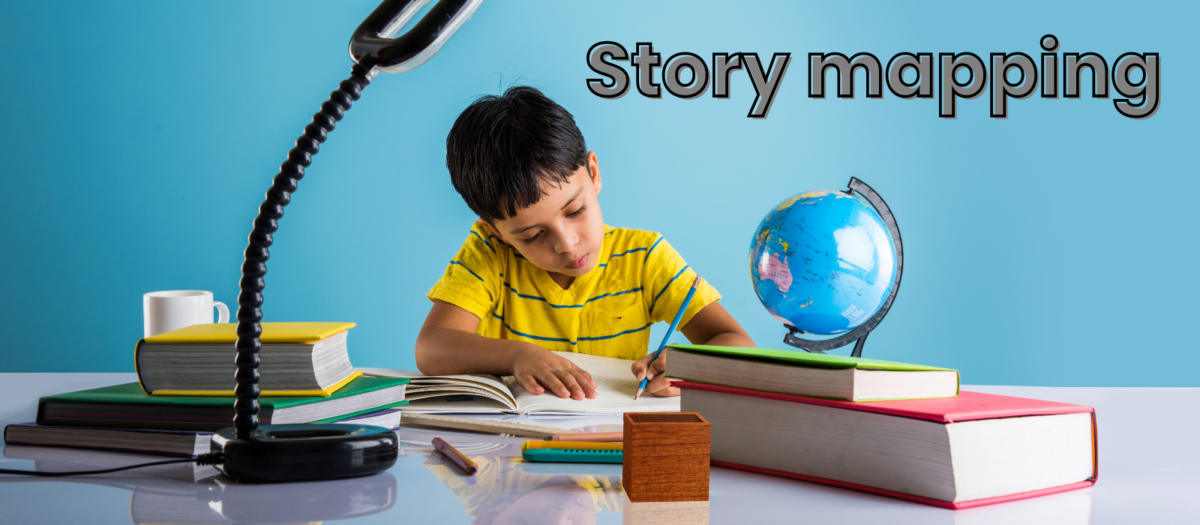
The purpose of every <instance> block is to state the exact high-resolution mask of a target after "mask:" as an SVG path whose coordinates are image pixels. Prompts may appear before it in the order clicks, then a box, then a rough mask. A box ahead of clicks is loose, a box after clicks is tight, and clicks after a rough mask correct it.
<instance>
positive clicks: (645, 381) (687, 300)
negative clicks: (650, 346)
mask: <svg viewBox="0 0 1200 525" xmlns="http://www.w3.org/2000/svg"><path fill="white" fill-rule="evenodd" d="M699 287H700V276H699V275H697V276H696V280H695V281H693V282H692V288H691V289H690V290H688V293H687V297H684V298H683V304H681V305H679V313H677V314H675V320H674V321H671V326H670V328H667V335H664V336H663V340H662V343H661V344H659V345H658V350H657V351H655V352H654V357H652V358H650V363H648V364H647V365H646V375H645V377H643V378H642V382H641V383H639V384H638V389H637V393H635V394H633V399H635V400H636V399H637V398H638V396H640V395H642V391H643V390H645V389H646V385H647V384H649V383H650V367H652V366H654V362H655V361H658V356H659V354H661V353H662V351H663V349H664V348H666V347H667V341H669V340H670V339H671V332H674V331H675V328H676V327H677V326H679V320H680V319H683V312H686V311H687V307H688V303H690V302H692V296H693V295H696V288H699ZM664 372H665V371H664Z"/></svg>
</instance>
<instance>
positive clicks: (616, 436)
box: [546, 432, 625, 443]
mask: <svg viewBox="0 0 1200 525" xmlns="http://www.w3.org/2000/svg"><path fill="white" fill-rule="evenodd" d="M624 439H625V434H624V433H621V432H581V433H574V434H555V435H553V436H550V437H548V438H546V441H586V442H589V443H613V442H617V441H623V440H624Z"/></svg>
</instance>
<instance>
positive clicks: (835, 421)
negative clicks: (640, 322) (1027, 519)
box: [666, 345, 1097, 509]
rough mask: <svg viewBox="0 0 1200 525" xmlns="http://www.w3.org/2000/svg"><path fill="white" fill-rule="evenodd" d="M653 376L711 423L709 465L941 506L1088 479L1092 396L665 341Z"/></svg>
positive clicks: (866, 363)
mask: <svg viewBox="0 0 1200 525" xmlns="http://www.w3.org/2000/svg"><path fill="white" fill-rule="evenodd" d="M666 374H667V376H668V377H671V378H675V379H677V380H676V381H674V382H673V383H672V384H673V385H674V386H677V387H679V388H681V389H682V392H683V394H682V403H681V406H682V410H683V411H685V412H699V413H700V414H702V415H703V416H704V417H705V419H707V420H708V421H709V423H710V424H711V425H712V442H711V461H712V464H713V465H714V466H720V467H728V468H734V469H740V470H747V471H751V472H758V473H762V474H769V475H774V476H782V477H787V478H793V479H799V480H803V481H809V482H815V483H822V484H826V485H832V486H836V487H842V488H848V489H854V490H860V491H864V492H870V493H874V494H880V495H884V496H890V497H895V498H901V499H906V500H910V501H915V502H919V503H924V504H928V505H934V506H938V507H943V508H949V509H965V508H970V507H977V506H981V505H989V504H993V503H1001V502H1005V501H1012V500H1018V499H1024V498H1030V497H1034V496H1041V495H1045V494H1054V493H1058V492H1064V491H1068V490H1074V489H1079V488H1084V487H1089V486H1091V485H1093V484H1094V483H1095V481H1096V475H1097V456H1096V420H1095V411H1094V410H1093V409H1092V408H1091V407H1086V406H1080V405H1070V404H1065V403H1053V402H1049V401H1039V400H1034V399H1025V398H1019V397H1010V396H999V395H991V394H981V393H975V392H959V390H958V373H957V372H956V371H954V370H947V369H942V368H936V367H928V366H921V365H911V364H905V363H893V362H888V361H878V360H873V359H861V358H851V357H842V356H833V355H825V354H809V353H805V352H791V351H781V350H761V349H745V348H725V347H712V346H694V345H672V346H670V347H668V349H667V370H666Z"/></svg>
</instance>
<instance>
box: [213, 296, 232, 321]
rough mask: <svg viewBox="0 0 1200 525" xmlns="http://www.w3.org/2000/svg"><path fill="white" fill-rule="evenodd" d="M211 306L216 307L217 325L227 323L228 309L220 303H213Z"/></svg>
mask: <svg viewBox="0 0 1200 525" xmlns="http://www.w3.org/2000/svg"><path fill="white" fill-rule="evenodd" d="M213 306H215V307H217V323H218V324H220V323H228V322H229V307H228V306H225V303H222V302H221V301H213Z"/></svg>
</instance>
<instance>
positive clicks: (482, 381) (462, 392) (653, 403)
mask: <svg viewBox="0 0 1200 525" xmlns="http://www.w3.org/2000/svg"><path fill="white" fill-rule="evenodd" d="M558 354H559V355H561V356H563V357H564V358H566V359H568V360H570V361H571V362H572V363H575V365H576V366H578V367H579V368H582V369H584V370H586V371H587V372H588V373H589V374H591V375H592V380H594V381H595V382H596V397H595V398H594V399H584V400H582V401H576V400H574V399H564V398H561V397H558V396H555V395H553V394H549V393H547V394H542V395H536V394H531V393H529V391H528V390H525V388H524V387H522V386H521V385H519V384H517V382H516V379H515V378H513V377H512V376H505V377H503V378H501V377H496V376H492V375H455V376H426V375H421V373H420V372H418V371H416V370H395V369H389V368H359V370H360V371H362V372H363V373H364V374H366V375H368V376H377V377H404V378H408V379H411V380H412V384H411V385H409V389H408V398H407V399H408V400H409V405H408V406H406V407H404V410H405V411H406V412H425V413H434V414H439V413H445V414H622V413H625V412H678V411H679V398H678V397H657V396H654V395H650V394H645V395H642V396H641V397H640V398H639V399H637V400H634V399H633V395H634V393H635V392H637V381H635V380H634V376H633V372H632V371H631V369H630V367H631V366H632V365H633V361H629V360H625V359H614V358H611V357H600V356H594V355H588V354H577V353H573V352H558Z"/></svg>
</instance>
